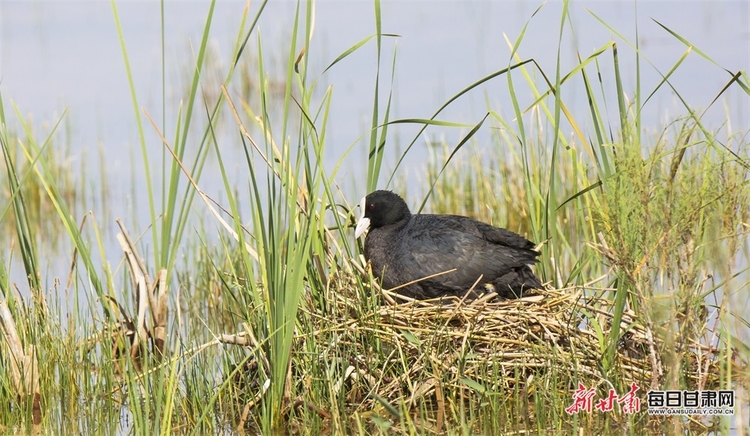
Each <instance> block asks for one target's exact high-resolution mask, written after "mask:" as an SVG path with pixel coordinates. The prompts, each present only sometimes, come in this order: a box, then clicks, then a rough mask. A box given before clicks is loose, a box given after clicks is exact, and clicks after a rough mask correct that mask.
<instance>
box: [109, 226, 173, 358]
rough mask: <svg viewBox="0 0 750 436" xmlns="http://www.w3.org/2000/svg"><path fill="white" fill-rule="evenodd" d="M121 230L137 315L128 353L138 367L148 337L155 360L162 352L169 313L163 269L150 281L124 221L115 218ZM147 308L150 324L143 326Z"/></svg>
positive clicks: (119, 240) (164, 270)
mask: <svg viewBox="0 0 750 436" xmlns="http://www.w3.org/2000/svg"><path fill="white" fill-rule="evenodd" d="M117 224H118V225H119V226H120V229H121V230H122V233H118V234H117V241H118V242H119V243H120V248H122V251H123V252H124V253H125V259H126V261H127V264H128V266H129V269H130V277H131V279H132V283H133V285H134V286H135V291H136V292H135V295H136V307H137V308H138V315H137V317H136V321H135V325H134V326H133V328H134V330H135V331H134V332H130V333H133V334H134V338H133V341H132V343H131V345H130V356H131V358H132V359H133V362H134V363H135V364H136V366H137V367H138V368H139V369H140V365H141V359H142V357H143V356H142V350H143V347H144V346H145V345H146V344H148V341H149V339H150V340H151V341H152V343H151V350H152V352H153V353H154V355H155V357H156V359H157V361H161V360H162V358H163V357H164V354H165V347H166V337H167V318H168V313H169V307H168V296H169V292H168V285H167V270H166V269H164V268H162V269H161V270H159V272H158V274H157V277H156V281H155V282H152V281H151V279H150V277H149V274H148V270H147V269H146V266H145V264H144V263H143V261H142V260H141V258H140V256H139V255H138V252H137V250H136V247H135V245H134V244H133V241H132V240H131V239H130V236H128V232H127V229H126V228H125V225H124V224H123V223H122V221H120V220H119V219H118V220H117ZM147 312H150V313H151V316H150V318H151V328H150V329H149V328H148V326H147Z"/></svg>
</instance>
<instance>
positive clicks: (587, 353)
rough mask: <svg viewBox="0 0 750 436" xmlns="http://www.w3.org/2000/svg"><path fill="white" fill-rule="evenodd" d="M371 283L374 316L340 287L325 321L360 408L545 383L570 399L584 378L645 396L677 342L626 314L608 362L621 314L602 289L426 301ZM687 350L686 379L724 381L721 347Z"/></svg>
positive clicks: (660, 377)
mask: <svg viewBox="0 0 750 436" xmlns="http://www.w3.org/2000/svg"><path fill="white" fill-rule="evenodd" d="M340 286H341V288H342V289H344V288H350V289H351V287H350V286H349V285H347V284H346V283H344V284H341V285H340ZM373 287H374V289H373V291H374V292H380V293H381V294H382V296H383V299H384V300H385V301H383V304H381V306H380V308H379V309H377V311H376V312H374V313H369V314H363V313H362V312H361V311H358V309H357V306H358V305H359V304H361V301H358V300H357V298H356V297H354V298H352V296H351V295H346V292H344V291H341V290H340V292H338V293H337V298H336V299H335V301H336V302H335V304H336V306H337V307H336V308H335V309H334V310H332V312H333V314H334V315H333V319H331V317H330V316H327V317H326V318H327V320H326V324H327V326H328V327H327V331H331V326H332V325H336V326H338V327H334V328H333V330H335V331H336V332H337V333H336V334H337V340H336V343H337V344H339V345H342V344H345V346H346V347H348V348H347V353H348V355H349V356H351V358H350V362H349V363H350V366H349V368H347V372H346V377H347V378H348V379H349V380H348V384H346V385H345V386H347V387H348V389H349V392H348V396H349V398H350V400H351V403H352V404H355V405H356V407H357V409H359V410H366V409H367V408H369V407H372V406H373V403H375V402H376V401H375V400H373V399H372V398H377V397H380V399H385V400H386V401H388V402H392V404H401V402H402V401H406V406H407V407H414V406H416V404H417V402H418V401H421V400H427V401H429V402H431V403H432V404H435V403H440V402H442V401H443V398H444V397H445V396H446V395H449V393H448V392H446V390H448V389H452V390H454V391H455V390H461V392H462V393H461V394H460V395H461V396H464V395H466V394H465V393H464V392H465V391H468V392H469V394H468V395H474V394H481V393H483V392H493V393H495V394H497V393H500V394H502V393H506V394H507V395H508V397H510V396H511V395H513V394H514V393H516V394H517V393H518V392H519V391H520V392H525V393H530V392H531V391H532V390H534V389H539V388H540V386H545V388H546V389H548V390H549V389H556V390H557V392H558V395H559V396H563V397H570V392H572V391H573V390H575V389H576V387H577V384H578V383H579V382H580V383H583V384H585V385H586V386H587V387H606V388H610V387H613V385H614V384H617V383H621V384H620V386H629V385H630V383H632V382H636V383H638V385H639V386H640V388H641V389H642V391H641V392H642V393H643V395H645V392H646V391H647V390H649V389H660V388H662V387H663V382H664V377H665V375H664V373H665V370H664V368H663V363H662V357H661V356H662V354H663V353H664V351H665V349H668V348H669V347H670V346H671V345H665V343H664V342H663V341H661V340H660V339H658V335H657V334H655V332H654V331H653V327H651V326H649V325H648V324H647V323H645V322H643V320H642V319H638V318H637V317H636V316H635V314H633V313H627V312H626V313H625V314H624V316H623V317H622V319H621V321H620V332H624V334H623V335H622V339H621V340H620V341H619V343H618V344H617V347H616V349H615V350H614V353H613V355H612V356H613V361H612V362H610V364H609V365H605V364H604V362H603V359H605V355H606V353H607V344H608V340H607V338H608V337H609V333H610V329H611V326H612V323H613V315H612V313H613V312H614V310H613V307H612V306H613V302H612V301H610V300H608V299H605V298H600V297H596V296H592V295H596V291H595V290H590V289H584V288H578V287H570V288H564V289H545V290H538V291H534V293H533V294H532V295H529V296H526V297H524V298H521V299H517V300H497V299H496V298H494V295H487V296H483V297H480V298H477V299H472V300H468V299H464V300H461V299H457V298H445V299H441V300H427V301H419V300H409V299H406V298H404V297H401V296H399V295H398V294H396V293H392V292H388V291H382V290H380V289H378V288H377V285H374V286H373ZM362 337H367V340H363V339H362ZM372 344H378V350H374V349H373V348H374V347H373V345H372ZM688 353H689V354H690V355H691V362H692V363H691V365H689V366H690V368H689V371H687V372H688V373H687V374H684V376H686V378H687V379H688V380H689V381H690V382H691V384H694V385H696V386H703V388H704V389H709V388H710V386H712V385H713V384H714V383H715V381H716V379H717V373H718V371H717V370H716V361H717V359H718V356H717V350H715V349H711V348H709V347H705V346H701V345H693V346H692V348H691V349H689V350H688ZM373 354H377V355H379V356H380V357H373ZM373 362H374V363H373ZM605 368H608V369H605ZM339 385H341V384H339ZM372 393H374V394H376V395H377V397H374V396H373V395H371V394H372ZM368 398H369V399H368ZM380 399H378V401H380ZM437 406H438V407H439V406H440V404H437Z"/></svg>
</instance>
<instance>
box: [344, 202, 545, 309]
mask: <svg viewBox="0 0 750 436" xmlns="http://www.w3.org/2000/svg"><path fill="white" fill-rule="evenodd" d="M360 207H361V213H362V215H361V217H360V220H359V222H358V223H357V228H356V230H355V232H354V235H355V237H357V238H358V237H359V236H361V235H362V234H363V233H364V232H365V231H366V230H368V229H369V233H368V235H367V238H366V239H365V258H367V260H369V261H370V264H371V265H372V272H373V274H374V275H375V276H376V277H378V278H380V279H381V280H382V285H383V287H384V288H386V289H391V288H395V287H397V286H400V285H403V284H405V283H409V282H411V281H414V280H419V279H421V278H423V277H426V276H430V275H432V274H437V273H441V272H444V271H448V270H451V269H454V268H455V269H456V271H454V272H450V273H447V274H443V275H440V276H437V277H433V278H430V279H426V280H422V281H419V282H417V283H415V284H411V285H409V286H406V287H404V288H401V289H398V290H397V292H398V293H400V294H402V295H405V296H407V297H412V298H419V299H426V298H438V297H442V296H449V295H455V296H458V297H463V296H464V295H465V294H466V292H467V291H468V290H469V289H470V288H471V287H472V285H473V284H474V283H475V282H476V281H477V280H478V279H479V278H480V277H481V278H482V279H481V281H480V282H479V283H478V284H477V286H476V287H475V288H474V292H475V294H476V293H483V292H487V291H494V292H496V293H497V294H498V295H499V296H500V297H503V298H517V297H520V296H521V295H522V294H523V292H524V291H525V290H528V289H539V288H541V287H542V284H541V282H540V281H539V279H538V278H537V277H536V276H535V275H534V273H533V272H532V271H531V268H530V267H529V265H533V264H534V263H536V261H537V260H536V257H537V256H539V253H538V252H537V251H535V250H534V243H532V242H531V241H529V240H527V239H526V238H524V237H522V236H520V235H517V234H515V233H513V232H511V231H509V230H506V229H501V228H497V227H493V226H491V225H489V224H485V223H483V222H480V221H477V220H474V219H471V218H468V217H464V216H457V215H428V214H418V215H412V214H411V212H410V211H409V207H408V206H407V205H406V202H404V200H403V199H402V198H401V197H399V196H398V195H396V194H394V193H393V192H390V191H375V192H372V193H371V194H369V195H368V196H367V197H365V198H363V199H362V203H361V204H360Z"/></svg>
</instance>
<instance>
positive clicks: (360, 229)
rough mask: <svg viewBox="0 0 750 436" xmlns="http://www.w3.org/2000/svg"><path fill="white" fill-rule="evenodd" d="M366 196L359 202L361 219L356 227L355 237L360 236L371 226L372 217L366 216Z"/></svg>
mask: <svg viewBox="0 0 750 436" xmlns="http://www.w3.org/2000/svg"><path fill="white" fill-rule="evenodd" d="M365 206H366V204H365V198H362V201H360V202H359V219H358V220H357V227H356V228H355V229H354V238H359V237H360V236H362V234H364V233H365V232H366V231H367V229H369V228H370V218H365Z"/></svg>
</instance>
